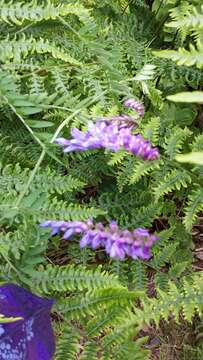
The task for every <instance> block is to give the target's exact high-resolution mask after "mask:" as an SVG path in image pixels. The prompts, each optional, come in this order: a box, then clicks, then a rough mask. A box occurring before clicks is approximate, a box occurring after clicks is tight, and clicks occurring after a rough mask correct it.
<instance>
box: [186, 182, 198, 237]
mask: <svg viewBox="0 0 203 360" xmlns="http://www.w3.org/2000/svg"><path fill="white" fill-rule="evenodd" d="M202 210H203V189H202V188H200V187H199V188H197V189H196V190H193V191H192V193H191V194H190V195H189V196H188V203H187V205H186V207H185V209H184V213H185V216H184V218H183V223H184V225H185V228H186V229H187V230H188V231H190V230H191V229H192V225H193V224H194V223H195V221H196V220H197V215H198V212H200V211H202Z"/></svg>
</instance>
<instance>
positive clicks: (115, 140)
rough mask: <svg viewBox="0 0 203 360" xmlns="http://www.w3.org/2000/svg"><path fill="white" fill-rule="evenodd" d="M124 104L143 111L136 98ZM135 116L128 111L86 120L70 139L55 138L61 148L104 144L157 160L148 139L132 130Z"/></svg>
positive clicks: (143, 157)
mask: <svg viewBox="0 0 203 360" xmlns="http://www.w3.org/2000/svg"><path fill="white" fill-rule="evenodd" d="M124 105H125V106H127V107H130V108H133V109H134V110H136V111H137V113H138V114H139V116H143V115H144V107H143V105H142V104H140V103H139V102H137V101H135V100H133V99H129V100H126V101H125V103H124ZM136 125H137V124H136V122H135V121H134V118H133V117H132V116H130V115H127V114H121V115H118V116H114V117H112V118H110V119H107V118H101V119H98V120H97V122H96V124H94V123H93V122H92V121H89V122H88V126H87V131H86V132H82V131H80V130H78V129H76V128H73V129H72V130H71V135H72V139H70V140H67V139H64V138H57V139H56V140H55V142H56V143H57V144H59V145H61V146H62V147H63V148H64V152H72V151H85V150H92V149H100V148H104V149H107V150H110V151H118V150H120V149H121V148H124V149H125V150H127V151H129V152H130V153H132V154H133V155H136V156H139V157H141V158H142V159H143V160H156V159H158V158H159V151H158V149H157V148H156V147H152V146H151V144H150V142H149V141H147V140H144V139H143V137H142V136H141V135H140V134H137V135H134V134H132V132H131V131H132V130H133V129H134V128H135V126H136Z"/></svg>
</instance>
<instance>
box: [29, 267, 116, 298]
mask: <svg viewBox="0 0 203 360" xmlns="http://www.w3.org/2000/svg"><path fill="white" fill-rule="evenodd" d="M31 282H32V286H34V288H35V290H38V291H39V292H42V293H45V294H48V293H51V292H64V291H75V290H77V289H78V290H85V289H90V290H91V289H96V288H105V287H112V286H115V287H116V286H118V287H119V286H120V285H119V282H118V280H117V278H116V276H115V275H111V274H108V273H106V272H105V271H102V270H101V269H100V268H97V269H96V270H87V269H85V268H84V267H82V266H79V265H77V267H76V266H73V265H67V266H56V265H55V266H52V265H48V266H47V267H46V268H44V267H41V268H39V270H38V271H35V272H34V273H33V274H32V278H31Z"/></svg>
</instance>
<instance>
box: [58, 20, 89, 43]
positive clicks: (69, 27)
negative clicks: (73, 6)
mask: <svg viewBox="0 0 203 360" xmlns="http://www.w3.org/2000/svg"><path fill="white" fill-rule="evenodd" d="M57 17H58V19H59V20H60V22H61V23H62V24H63V25H65V26H66V27H67V28H68V29H69V30H71V31H72V32H73V33H74V34H75V35H76V36H77V37H78V38H79V39H80V40H81V41H85V39H83V38H82V37H81V36H80V35H79V34H78V32H77V31H76V30H75V29H73V28H72V26H71V25H70V24H68V23H67V22H66V21H65V20H64V19H63V18H62V17H61V16H57Z"/></svg>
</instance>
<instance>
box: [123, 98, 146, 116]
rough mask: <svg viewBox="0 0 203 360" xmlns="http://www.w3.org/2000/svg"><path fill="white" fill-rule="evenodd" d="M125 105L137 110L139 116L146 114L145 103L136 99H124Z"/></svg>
mask: <svg viewBox="0 0 203 360" xmlns="http://www.w3.org/2000/svg"><path fill="white" fill-rule="evenodd" d="M124 105H125V106H126V107H128V108H131V109H133V110H135V111H136V112H137V113H138V114H139V116H144V105H142V104H141V103H140V102H138V101H136V100H134V99H128V100H125V101H124Z"/></svg>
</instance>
